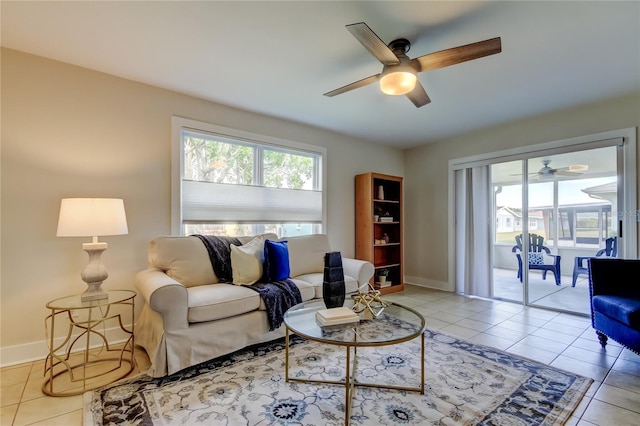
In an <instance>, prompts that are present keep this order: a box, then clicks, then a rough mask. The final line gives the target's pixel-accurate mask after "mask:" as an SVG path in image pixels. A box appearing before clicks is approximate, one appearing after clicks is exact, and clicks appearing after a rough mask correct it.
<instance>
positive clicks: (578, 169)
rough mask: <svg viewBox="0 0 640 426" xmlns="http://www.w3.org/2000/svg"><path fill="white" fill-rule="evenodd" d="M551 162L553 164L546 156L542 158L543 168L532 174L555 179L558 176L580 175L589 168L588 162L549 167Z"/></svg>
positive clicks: (545, 178) (546, 178) (540, 177)
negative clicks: (554, 167)
mask: <svg viewBox="0 0 640 426" xmlns="http://www.w3.org/2000/svg"><path fill="white" fill-rule="evenodd" d="M549 164H551V160H550V159H548V158H545V159H544V160H542V168H541V169H540V170H538V171H537V172H535V173H531V175H533V176H534V177H537V178H538V180H553V178H555V177H556V176H580V175H581V174H583V173H584V172H586V171H587V170H589V166H588V165H586V164H573V165H571V166H567V167H558V168H557V169H553V168H551V167H549Z"/></svg>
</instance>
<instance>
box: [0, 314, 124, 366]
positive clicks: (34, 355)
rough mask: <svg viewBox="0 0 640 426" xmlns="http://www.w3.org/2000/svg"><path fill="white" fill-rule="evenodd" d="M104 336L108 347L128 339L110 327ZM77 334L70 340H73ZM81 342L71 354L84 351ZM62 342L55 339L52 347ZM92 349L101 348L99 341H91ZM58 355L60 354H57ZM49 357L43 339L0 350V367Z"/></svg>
mask: <svg viewBox="0 0 640 426" xmlns="http://www.w3.org/2000/svg"><path fill="white" fill-rule="evenodd" d="M131 327H132V326H131V325H130V324H129V325H125V328H126V329H127V330H131ZM102 332H103V333H104V335H105V336H106V337H107V341H108V342H109V345H118V344H120V343H124V342H125V341H126V340H127V339H128V335H126V334H125V333H124V332H123V331H122V330H121V329H120V327H112V328H108V329H105V330H102ZM76 336H77V334H74V336H73V337H72V338H71V341H73V338H75V337H76ZM81 340H82V341H83V342H82V343H80V344H76V346H75V348H74V350H73V351H72V352H80V351H81V350H84V345H85V344H86V343H85V342H84V340H83V339H81ZM62 342H64V338H63V337H60V338H56V339H54V345H55V346H56V347H58V346H60V345H61V344H62ZM89 346H90V347H91V348H92V349H93V348H99V347H101V346H102V340H101V339H95V338H92V339H91V343H90V345H89ZM58 353H60V352H58ZM47 355H49V345H48V342H47V341H46V340H45V339H42V340H39V341H36V342H30V343H25V344H23V345H14V346H8V347H2V348H0V367H2V368H4V367H10V366H12V365H17V364H24V363H26V362H33V361H41V360H43V359H45V358H46V357H47Z"/></svg>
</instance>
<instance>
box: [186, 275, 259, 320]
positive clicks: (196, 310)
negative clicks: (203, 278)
mask: <svg viewBox="0 0 640 426" xmlns="http://www.w3.org/2000/svg"><path fill="white" fill-rule="evenodd" d="M187 293H188V297H189V302H188V303H189V305H188V306H189V310H188V314H187V319H188V321H189V322H190V323H194V322H206V321H213V320H218V319H222V318H228V317H233V316H236V315H241V314H244V313H247V312H251V311H255V310H256V309H258V307H259V306H260V300H261V298H260V295H259V294H258V293H257V292H255V291H253V290H251V289H249V288H246V287H244V286H239V285H233V284H226V283H219V284H216V285H202V286H196V287H190V288H189V289H187Z"/></svg>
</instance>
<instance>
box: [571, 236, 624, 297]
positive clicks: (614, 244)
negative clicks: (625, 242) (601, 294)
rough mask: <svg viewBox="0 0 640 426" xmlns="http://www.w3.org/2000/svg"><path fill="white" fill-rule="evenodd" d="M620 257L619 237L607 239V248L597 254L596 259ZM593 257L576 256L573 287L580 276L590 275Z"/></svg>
mask: <svg viewBox="0 0 640 426" xmlns="http://www.w3.org/2000/svg"><path fill="white" fill-rule="evenodd" d="M603 255H604V256H606V257H618V237H611V238H607V239H606V241H605V247H604V248H603V249H602V250H599V251H598V252H597V253H596V257H600V256H603ZM592 257H593V256H576V258H575V260H574V265H573V281H572V283H571V287H575V286H576V280H577V279H578V275H580V274H585V275H587V276H588V275H589V259H591V258H592Z"/></svg>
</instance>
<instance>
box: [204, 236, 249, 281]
mask: <svg viewBox="0 0 640 426" xmlns="http://www.w3.org/2000/svg"><path fill="white" fill-rule="evenodd" d="M194 237H198V238H200V240H201V241H202V243H203V244H204V246H205V247H206V248H207V253H209V260H210V261H211V267H213V272H214V273H215V274H216V277H217V278H218V280H219V281H220V282H224V283H230V282H232V281H233V273H232V270H231V244H233V245H236V246H240V245H242V243H241V242H240V240H239V239H237V238H234V237H216V236H213V235H194Z"/></svg>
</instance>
